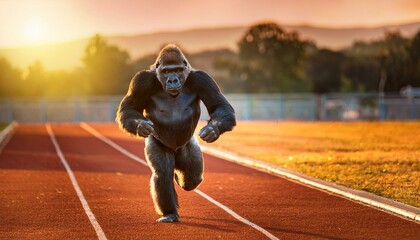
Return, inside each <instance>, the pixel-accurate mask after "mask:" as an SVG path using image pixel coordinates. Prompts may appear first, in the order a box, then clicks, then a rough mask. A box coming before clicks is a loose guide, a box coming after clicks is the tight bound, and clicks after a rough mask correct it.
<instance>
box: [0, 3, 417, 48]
mask: <svg viewBox="0 0 420 240" xmlns="http://www.w3.org/2000/svg"><path fill="white" fill-rule="evenodd" d="M264 21H275V22H277V23H278V24H280V25H300V24H306V25H313V26H322V27H334V28H338V27H356V26H357V27H374V26H382V25H387V24H400V23H409V22H415V21H420V0H208V1H204V0H178V1H174V0H0V47H13V46H20V45H31V44H39V43H50V42H60V41H69V40H74V39H78V38H84V37H90V36H92V35H94V34H95V33H100V34H103V35H133V34H138V33H151V32H159V31H177V30H186V29H192V28H200V27H222V26H238V25H242V26H243V25H245V26H248V25H251V24H254V23H257V22H264Z"/></svg>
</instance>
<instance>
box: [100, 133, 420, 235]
mask: <svg viewBox="0 0 420 240" xmlns="http://www.w3.org/2000/svg"><path fill="white" fill-rule="evenodd" d="M93 127H94V128H95V129H96V130H97V131H99V132H100V133H101V134H103V135H104V136H106V137H109V138H111V139H112V140H113V141H115V142H117V143H118V144H120V145H121V146H123V147H124V148H125V149H127V150H129V151H131V152H133V153H135V154H136V155H139V156H141V157H144V155H143V152H142V150H143V145H142V144H140V143H139V141H136V140H133V139H130V138H128V137H127V136H123V135H121V133H119V130H118V129H117V127H116V126H115V125H94V126H93ZM139 145H141V146H139ZM199 189H200V190H203V191H204V192H206V193H207V194H209V195H211V196H212V197H213V198H215V199H216V200H218V201H220V202H222V203H223V204H225V205H227V206H228V207H229V208H231V209H232V210H234V211H235V212H237V213H238V214H240V215H241V216H243V217H245V218H247V219H249V220H251V221H252V222H254V223H256V224H258V225H260V226H261V227H263V228H265V229H267V230H268V231H270V232H271V233H273V234H274V235H276V236H277V237H279V238H280V239H417V237H418V236H420V225H419V224H417V223H415V222H413V221H409V220H406V219H402V218H400V217H397V216H394V215H391V214H388V213H385V212H382V211H380V210H377V209H374V208H371V207H368V206H364V205H362V204H359V203H355V202H353V201H350V200H347V199H344V198H342V197H339V196H335V195H332V194H329V193H326V192H323V191H320V190H317V189H313V188H310V187H307V186H303V185H301V184H298V183H295V182H292V181H289V180H286V179H283V178H281V177H278V176H274V175H271V174H268V173H264V172H261V171H257V170H254V169H250V168H248V167H244V166H240V165H238V164H235V163H231V162H227V161H225V160H222V159H220V158H217V157H214V156H211V155H207V154H205V179H204V182H203V184H202V185H201V186H200V188H199Z"/></svg>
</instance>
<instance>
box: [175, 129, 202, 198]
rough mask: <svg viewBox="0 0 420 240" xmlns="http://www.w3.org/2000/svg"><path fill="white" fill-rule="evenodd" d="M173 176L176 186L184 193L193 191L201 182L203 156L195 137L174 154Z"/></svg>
mask: <svg viewBox="0 0 420 240" xmlns="http://www.w3.org/2000/svg"><path fill="white" fill-rule="evenodd" d="M175 174H176V175H175V180H176V182H177V184H178V185H179V186H180V187H182V188H183V189H184V190H186V191H191V190H194V189H195V188H196V187H197V186H198V185H199V184H200V183H201V182H202V181H203V154H202V153H201V149H200V146H199V145H198V143H197V139H195V137H192V138H191V139H190V141H189V142H188V143H187V144H186V145H185V146H184V147H182V148H181V149H179V150H178V151H177V152H176V154H175Z"/></svg>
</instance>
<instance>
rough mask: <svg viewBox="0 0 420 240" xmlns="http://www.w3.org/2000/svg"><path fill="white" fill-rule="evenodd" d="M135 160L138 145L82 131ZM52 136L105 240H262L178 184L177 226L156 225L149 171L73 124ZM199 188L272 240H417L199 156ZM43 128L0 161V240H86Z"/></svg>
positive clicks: (111, 133) (394, 223) (90, 232)
mask: <svg viewBox="0 0 420 240" xmlns="http://www.w3.org/2000/svg"><path fill="white" fill-rule="evenodd" d="M91 126H92V127H94V128H95V129H96V130H97V131H99V132H100V133H101V134H102V135H104V136H105V137H107V138H110V139H112V140H113V141H114V142H115V143H117V144H118V145H120V146H121V147H123V148H125V149H126V150H128V151H130V152H132V153H134V154H135V155H137V156H139V157H140V158H143V159H144V154H143V143H142V142H140V141H138V140H135V139H132V138H129V137H128V136H125V135H124V134H122V133H121V132H120V131H119V130H118V129H117V127H116V126H114V125H99V124H96V125H91ZM52 130H53V132H54V134H55V136H56V139H57V141H58V144H59V146H60V148H61V150H62V151H63V153H64V156H65V158H66V160H67V162H68V163H69V165H70V167H71V169H72V170H73V172H74V174H75V177H76V179H77V181H78V183H79V186H80V188H81V190H82V192H83V194H84V196H85V198H86V200H87V202H88V204H89V206H90V208H91V210H92V212H93V214H94V215H95V217H96V219H97V221H98V223H99V224H100V226H101V227H102V229H103V231H104V233H105V235H106V237H107V238H108V239H216V238H219V239H267V237H266V236H265V235H263V234H262V233H261V232H259V231H257V230H255V229H254V228H252V227H250V226H248V225H246V224H244V223H242V222H240V221H238V220H236V219H235V218H233V217H232V216H231V215H229V214H228V213H226V212H225V211H223V210H222V209H220V208H219V207H217V206H216V205H214V204H213V203H211V202H209V201H208V200H206V199H204V198H203V197H201V196H200V195H198V194H197V193H195V192H183V191H182V190H181V189H180V188H178V187H177V191H178V194H179V202H180V205H181V209H180V215H181V222H179V223H174V224H162V223H155V219H156V218H157V217H158V216H157V215H156V214H155V212H154V209H153V204H152V201H151V198H150V194H149V177H150V171H149V169H148V168H147V167H145V166H143V165H141V164H139V163H137V162H135V161H133V160H132V159H130V158H128V157H127V156H125V155H123V154H121V153H120V152H118V151H117V150H115V149H113V148H111V147H110V146H109V145H107V144H106V143H104V142H102V141H101V140H99V139H97V138H96V137H94V136H93V135H91V134H90V133H89V132H87V131H85V130H84V129H82V128H81V127H80V126H79V125H66V124H59V125H57V124H53V125H52ZM204 176H205V180H204V182H203V184H202V185H201V186H200V187H199V189H200V190H201V191H203V192H204V193H206V194H207V195H209V196H211V197H212V198H214V199H216V200H217V201H219V202H221V203H222V204H224V205H225V206H227V207H229V208H230V209H232V210H233V211H235V212H236V213H237V214H239V215H240V216H242V217H244V218H246V219H247V220H249V221H251V222H253V223H255V224H257V225H259V226H260V227H262V228H264V229H265V230H267V231H268V232H270V233H271V234H273V235H274V236H276V237H278V238H280V239H419V236H420V225H419V224H417V223H415V222H412V221H409V220H405V219H402V218H400V217H396V216H394V215H391V214H388V213H385V212H382V211H379V210H376V209H373V208H371V207H367V206H364V205H361V204H358V203H355V202H352V201H349V200H346V199H344V198H341V197H337V196H334V195H331V194H328V193H325V192H322V191H319V190H316V189H312V188H309V187H306V186H303V185H300V184H297V183H294V182H291V181H288V180H286V179H283V178H280V177H277V176H273V175H270V174H267V173H263V172H260V171H257V170H253V169H250V168H247V167H244V166H240V165H237V164H234V163H231V162H227V161H225V160H222V159H219V158H216V157H213V156H210V155H205V175H204ZM95 238H97V236H96V232H95V230H94V228H93V227H92V225H91V223H90V222H89V219H88V217H87V215H86V213H85V211H84V209H83V208H82V205H81V203H80V200H79V198H78V196H77V195H76V192H75V190H74V188H73V185H72V184H71V181H70V178H69V176H68V174H67V172H66V170H65V168H64V166H63V164H62V163H61V162H60V159H59V157H58V156H57V153H56V150H55V148H54V146H53V144H52V142H51V139H50V137H49V135H48V133H47V130H46V127H45V125H19V126H18V127H17V128H16V130H15V132H14V135H13V137H12V138H11V140H10V142H9V143H8V144H7V145H6V147H5V148H4V150H3V151H2V153H1V154H0V239H95Z"/></svg>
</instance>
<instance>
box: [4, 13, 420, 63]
mask: <svg viewBox="0 0 420 240" xmlns="http://www.w3.org/2000/svg"><path fill="white" fill-rule="evenodd" d="M248 28H249V26H228V27H207V28H192V29H185V30H178V31H159V32H154V33H153V32H152V33H140V34H133V35H118V34H117V35H108V36H105V35H104V36H103V37H104V38H106V39H107V41H108V42H109V43H111V44H115V45H117V46H118V47H119V48H121V49H124V50H127V51H128V52H129V54H130V56H131V58H132V59H137V58H139V57H141V56H145V55H147V54H152V53H156V52H157V51H159V50H160V48H161V47H162V46H163V45H164V44H166V43H176V44H178V45H180V47H181V48H183V49H184V50H185V51H186V52H188V53H196V52H200V51H204V50H214V49H220V48H229V49H232V50H236V48H237V43H238V41H239V40H240V38H241V37H242V36H243V35H244V34H245V32H246V31H247V29H248ZM282 28H284V29H285V30H287V31H296V32H298V33H299V35H300V37H301V39H307V40H311V41H313V42H315V44H316V45H317V46H318V47H322V48H330V49H334V50H338V49H343V48H346V47H349V46H351V44H352V43H353V42H354V41H371V40H375V39H380V38H383V36H384V32H385V31H396V30H398V31H400V32H401V34H402V35H404V36H411V35H413V34H415V33H416V32H417V31H419V30H420V21H419V22H413V23H405V24H393V25H391V24H390V25H385V26H378V27H349V28H327V27H317V26H310V25H285V26H282ZM88 41H89V38H82V39H79V40H72V41H67V42H63V43H55V44H46V45H39V46H36V47H33V46H29V47H13V48H0V57H1V56H4V57H6V58H7V59H8V60H9V61H10V62H11V63H12V64H13V65H16V66H18V67H21V68H22V67H26V66H28V65H29V64H31V63H33V62H34V61H35V60H40V61H41V62H42V63H43V64H44V66H45V67H46V68H47V69H71V68H74V67H76V66H79V65H80V64H81V62H80V59H81V57H82V55H83V51H84V48H85V47H86V45H87V43H88Z"/></svg>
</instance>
